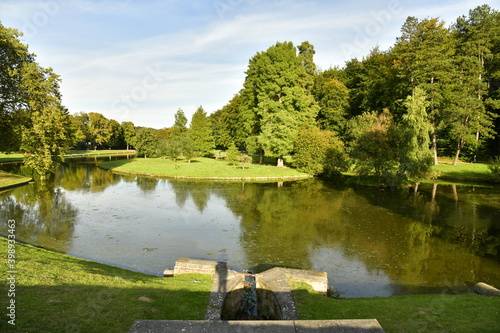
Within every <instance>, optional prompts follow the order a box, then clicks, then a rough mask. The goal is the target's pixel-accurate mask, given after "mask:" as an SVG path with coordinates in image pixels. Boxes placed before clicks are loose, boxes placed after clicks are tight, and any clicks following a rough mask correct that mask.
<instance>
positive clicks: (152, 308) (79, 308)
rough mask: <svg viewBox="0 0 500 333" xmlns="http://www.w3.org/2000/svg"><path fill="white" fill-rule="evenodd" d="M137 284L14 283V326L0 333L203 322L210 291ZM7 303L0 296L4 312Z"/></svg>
mask: <svg viewBox="0 0 500 333" xmlns="http://www.w3.org/2000/svg"><path fill="white" fill-rule="evenodd" d="M40 275H41V276H40V279H43V274H40ZM157 279H160V278H157ZM165 279H167V278H165ZM141 282H142V284H141ZM141 282H138V283H136V284H137V286H135V287H130V286H124V287H116V286H114V287H112V286H107V285H106V283H103V284H102V285H99V286H91V285H84V284H75V283H71V281H61V282H60V284H58V285H53V286H51V285H37V286H23V285H22V283H21V282H18V283H17V285H16V297H15V301H16V302H15V305H16V308H15V316H16V317H15V325H11V324H9V323H8V320H10V318H9V319H7V320H2V321H1V322H0V331H1V332H127V331H128V330H129V329H130V327H131V326H132V324H133V323H134V321H135V320H139V319H150V320H203V318H204V315H205V312H206V307H207V305H208V298H209V291H207V292H201V291H189V290H185V289H184V290H175V291H173V290H168V289H166V288H159V287H156V288H154V287H149V286H148V283H147V282H148V281H141ZM193 285H194V283H193ZM8 302H9V300H8V299H7V298H6V297H2V299H1V301H0V306H1V307H2V308H3V309H6V308H7V306H8V305H9V303H8ZM4 312H6V311H4ZM7 318H8V317H7Z"/></svg>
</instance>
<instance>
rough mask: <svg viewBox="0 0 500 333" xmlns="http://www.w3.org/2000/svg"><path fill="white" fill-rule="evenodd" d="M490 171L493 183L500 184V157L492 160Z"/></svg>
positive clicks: (489, 166)
mask: <svg viewBox="0 0 500 333" xmlns="http://www.w3.org/2000/svg"><path fill="white" fill-rule="evenodd" d="M488 169H490V171H491V178H492V179H493V181H495V182H500V156H495V157H493V158H492V159H491V163H490V164H489V165H488Z"/></svg>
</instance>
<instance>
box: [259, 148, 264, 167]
mask: <svg viewBox="0 0 500 333" xmlns="http://www.w3.org/2000/svg"><path fill="white" fill-rule="evenodd" d="M262 163H264V150H263V149H262V148H259V164H262Z"/></svg>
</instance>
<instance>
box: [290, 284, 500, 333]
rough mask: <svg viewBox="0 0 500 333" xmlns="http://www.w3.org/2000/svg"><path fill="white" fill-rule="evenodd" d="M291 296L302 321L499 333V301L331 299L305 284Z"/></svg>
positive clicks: (389, 328)
mask: <svg viewBox="0 0 500 333" xmlns="http://www.w3.org/2000/svg"><path fill="white" fill-rule="evenodd" d="M292 287H293V290H292V294H293V297H294V301H295V304H296V307H297V311H298V313H299V319H303V320H320V319H377V320H378V322H379V323H380V325H382V327H383V328H384V330H385V332H387V333H391V332H398V333H403V332H457V333H475V332H484V333H488V332H491V333H493V332H500V297H486V296H480V295H444V294H443V295H409V296H394V297H376V298H328V297H325V296H322V295H320V294H318V293H317V292H315V291H314V290H312V288H311V287H310V286H309V285H307V284H305V283H302V282H294V283H293V286H292Z"/></svg>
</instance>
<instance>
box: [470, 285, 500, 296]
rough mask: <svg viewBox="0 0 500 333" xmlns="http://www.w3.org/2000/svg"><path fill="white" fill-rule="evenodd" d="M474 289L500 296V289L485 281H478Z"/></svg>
mask: <svg viewBox="0 0 500 333" xmlns="http://www.w3.org/2000/svg"><path fill="white" fill-rule="evenodd" d="M474 290H475V291H477V292H478V293H479V294H481V295H484V296H500V290H498V289H497V288H495V287H493V286H490V285H489V284H486V283H484V282H479V283H477V284H476V285H475V286H474Z"/></svg>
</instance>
